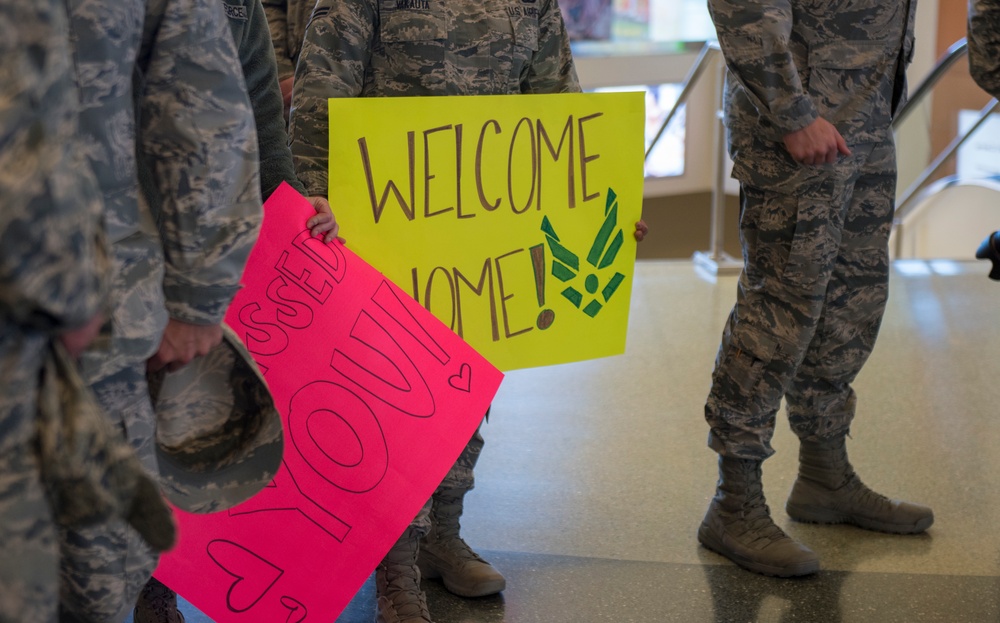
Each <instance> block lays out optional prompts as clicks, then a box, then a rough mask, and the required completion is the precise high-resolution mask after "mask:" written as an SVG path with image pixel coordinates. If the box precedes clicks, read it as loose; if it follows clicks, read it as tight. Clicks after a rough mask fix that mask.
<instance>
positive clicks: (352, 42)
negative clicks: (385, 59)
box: [289, 0, 377, 197]
mask: <svg viewBox="0 0 1000 623" xmlns="http://www.w3.org/2000/svg"><path fill="white" fill-rule="evenodd" d="M376 22H377V7H376V5H375V2H374V1H373V0H319V2H317V3H316V8H315V10H314V11H313V16H312V19H311V20H310V22H309V27H308V28H307V29H306V35H305V39H304V41H303V43H302V52H301V54H300V55H299V62H298V64H297V65H296V69H295V86H294V88H293V90H292V111H291V115H290V119H289V128H290V129H289V134H290V135H291V136H290V141H291V148H292V160H293V162H294V164H295V173H296V175H297V176H298V178H299V179H300V180H302V183H303V184H305V187H306V192H307V193H308V194H309V195H315V196H322V197H326V196H327V193H328V192H329V173H328V166H329V152H330V148H329V129H328V128H329V124H328V121H329V122H331V123H332V122H333V121H334V120H328V119H327V117H328V116H329V115H328V112H327V110H328V108H327V100H328V99H329V98H331V97H357V96H359V95H361V89H362V87H363V86H364V76H365V68H366V67H368V64H369V62H370V59H371V47H372V42H373V40H374V33H375V28H376Z"/></svg>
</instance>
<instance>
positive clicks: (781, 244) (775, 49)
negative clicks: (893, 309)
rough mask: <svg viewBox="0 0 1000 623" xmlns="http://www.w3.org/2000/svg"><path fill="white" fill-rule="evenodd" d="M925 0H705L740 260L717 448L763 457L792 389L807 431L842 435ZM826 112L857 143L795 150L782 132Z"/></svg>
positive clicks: (797, 418)
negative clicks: (799, 155) (808, 161)
mask: <svg viewBox="0 0 1000 623" xmlns="http://www.w3.org/2000/svg"><path fill="white" fill-rule="evenodd" d="M915 8H916V2H915V0H893V1H891V2H883V1H880V0H861V1H859V2H854V3H851V4H850V5H849V6H847V5H842V4H838V3H833V4H831V3H827V2H820V1H818V0H785V1H783V2H778V3H763V2H749V3H748V2H737V1H735V0H709V9H710V11H711V14H712V18H713V20H714V22H715V25H716V29H717V31H718V35H719V42H720V44H721V46H722V50H723V53H724V56H725V58H726V63H727V65H728V68H729V73H728V75H727V82H726V91H725V114H726V125H727V130H728V140H729V151H730V154H731V155H732V158H733V161H734V167H733V176H734V177H735V178H737V179H738V180H739V181H740V184H741V222H740V231H741V242H742V245H743V253H744V262H745V265H744V270H743V273H742V275H741V276H740V281H739V287H738V292H737V302H736V305H735V307H734V308H733V310H732V313H731V314H730V317H729V321H728V323H727V325H726V328H725V331H724V333H723V336H722V344H721V347H720V349H719V353H718V358H717V360H716V365H715V370H714V372H713V376H712V389H711V392H710V394H709V397H708V401H707V404H706V407H705V415H706V419H707V420H708V423H709V425H710V427H711V432H710V434H709V446H710V447H711V448H713V449H714V450H716V451H717V452H719V453H720V454H721V455H723V456H731V457H738V458H741V459H754V460H762V459H764V458H767V457H768V456H770V455H771V454H773V452H774V451H773V449H772V448H771V445H770V440H771V436H772V434H773V432H774V421H775V414H776V412H777V410H778V408H779V406H780V402H781V399H782V397H783V396H784V397H785V399H786V401H787V406H788V415H789V422H790V424H791V427H792V429H793V430H794V432H795V433H796V435H798V436H799V437H800V438H801V439H808V440H817V439H824V438H835V437H838V436H842V435H845V434H846V433H847V431H848V430H849V427H850V424H851V420H852V418H853V416H854V407H855V395H854V391H853V390H852V389H851V382H852V381H853V380H854V378H855V376H856V375H857V374H858V372H859V371H860V369H861V367H862V365H863V364H864V362H865V360H866V359H867V358H868V356H869V354H870V353H871V350H872V347H873V345H874V342H875V338H876V335H877V333H878V329H879V325H880V322H881V319H882V313H883V310H884V307H885V303H886V298H887V294H888V274H889V253H888V236H889V231H890V227H891V224H892V214H893V207H894V196H895V182H896V165H895V147H894V144H893V137H892V129H891V121H892V116H893V114H894V113H895V111H896V110H897V109H898V107H899V106H900V104H901V103H902V100H903V99H904V97H905V92H906V84H905V73H904V70H905V67H906V64H907V63H908V62H909V61H910V59H911V57H912V54H913V20H914V15H915ZM818 117H822V118H823V119H825V120H827V121H829V122H830V123H832V124H833V125H834V126H835V127H836V129H837V130H838V131H839V132H840V134H841V135H842V136H843V137H844V139H845V141H846V143H847V145H848V147H849V148H850V150H851V151H852V152H853V153H852V155H851V156H846V157H839V159H838V161H837V162H836V163H834V164H823V165H816V166H808V165H801V164H799V163H797V162H795V161H794V160H793V159H792V157H791V156H790V154H789V153H788V150H787V149H786V148H785V146H784V145H783V143H782V139H783V137H784V136H785V135H787V134H789V133H791V132H794V131H797V130H801V129H803V128H805V127H806V126H808V125H810V124H811V123H812V122H813V121H815V120H816V119H817V118H818Z"/></svg>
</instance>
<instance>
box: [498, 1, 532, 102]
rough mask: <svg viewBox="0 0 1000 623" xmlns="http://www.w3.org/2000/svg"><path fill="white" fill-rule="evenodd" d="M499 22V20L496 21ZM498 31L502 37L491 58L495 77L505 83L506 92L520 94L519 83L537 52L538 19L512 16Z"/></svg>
mask: <svg viewBox="0 0 1000 623" xmlns="http://www.w3.org/2000/svg"><path fill="white" fill-rule="evenodd" d="M498 21H499V20H498ZM499 26H500V27H501V28H500V29H498V30H499V31H500V32H503V33H504V35H505V36H504V37H503V38H502V39H501V40H499V41H497V42H496V43H495V44H494V49H493V50H492V56H493V59H494V61H495V62H499V65H498V66H497V67H496V72H497V77H498V78H501V79H503V80H505V81H506V89H505V90H506V91H507V92H509V93H518V92H520V88H521V87H520V84H521V81H522V80H523V79H524V78H525V77H526V76H525V73H526V72H527V70H528V67H529V66H530V65H531V60H532V59H533V58H534V56H535V53H536V52H538V17H537V16H533V17H531V16H526V15H512V16H509V19H507V20H506V23H504V24H502V25H499Z"/></svg>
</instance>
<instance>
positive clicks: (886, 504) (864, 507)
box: [785, 437, 934, 534]
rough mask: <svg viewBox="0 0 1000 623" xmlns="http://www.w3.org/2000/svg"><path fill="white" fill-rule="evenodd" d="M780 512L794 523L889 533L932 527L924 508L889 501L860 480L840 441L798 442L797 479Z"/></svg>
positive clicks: (910, 532) (843, 442) (928, 513)
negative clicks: (852, 527) (794, 521)
mask: <svg viewBox="0 0 1000 623" xmlns="http://www.w3.org/2000/svg"><path fill="white" fill-rule="evenodd" d="M785 510H786V511H788V514H789V516H791V518H792V519H795V520H797V521H804V522H808V523H821V524H839V523H846V524H852V525H855V526H858V527H859V528H866V529H868V530H878V531H879V532H891V533H894V534H916V533H919V532H923V531H924V530H926V529H927V528H929V527H930V526H931V524H932V523H934V512H933V511H932V510H931V509H930V508H928V507H926V506H923V505H920V504H912V503H910V502H903V501H900V500H890V499H889V498H887V497H885V496H884V495H881V494H879V493H876V492H874V491H872V490H871V489H869V488H868V487H867V486H866V485H865V484H864V483H863V482H861V479H860V478H858V475H857V474H855V473H854V468H853V467H851V463H850V461H848V460H847V447H846V439H845V437H837V438H834V439H828V440H824V441H803V442H801V445H800V446H799V477H798V478H797V479H796V480H795V484H794V485H792V492H791V494H790V495H789V496H788V502H787V503H786V504H785Z"/></svg>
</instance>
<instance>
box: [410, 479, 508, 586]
mask: <svg viewBox="0 0 1000 623" xmlns="http://www.w3.org/2000/svg"><path fill="white" fill-rule="evenodd" d="M465 494H466V491H465V490H462V489H443V490H441V491H438V492H436V493H435V494H434V496H433V505H432V506H431V530H430V532H428V533H427V536H425V537H424V538H423V540H422V541H421V542H420V570H421V571H422V572H423V574H424V577H425V578H428V579H436V578H440V579H441V581H442V582H444V587H445V588H447V589H448V590H449V591H450V592H452V593H454V594H456V595H459V596H461V597H483V596H486V595H493V594H495V593H499V592H500V591H502V590H503V589H505V588H506V587H507V580H505V579H504V577H503V576H502V575H501V574H500V572H499V571H497V570H496V569H495V568H493V565H491V564H490V563H488V562H486V561H485V560H483V558H482V557H481V556H480V555H479V554H477V553H476V552H474V551H472V548H471V547H469V546H468V544H467V543H466V542H465V541H464V540H463V539H462V537H461V536H459V534H458V532H459V529H460V525H459V518H460V517H461V516H462V503H463V500H464V498H465Z"/></svg>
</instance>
